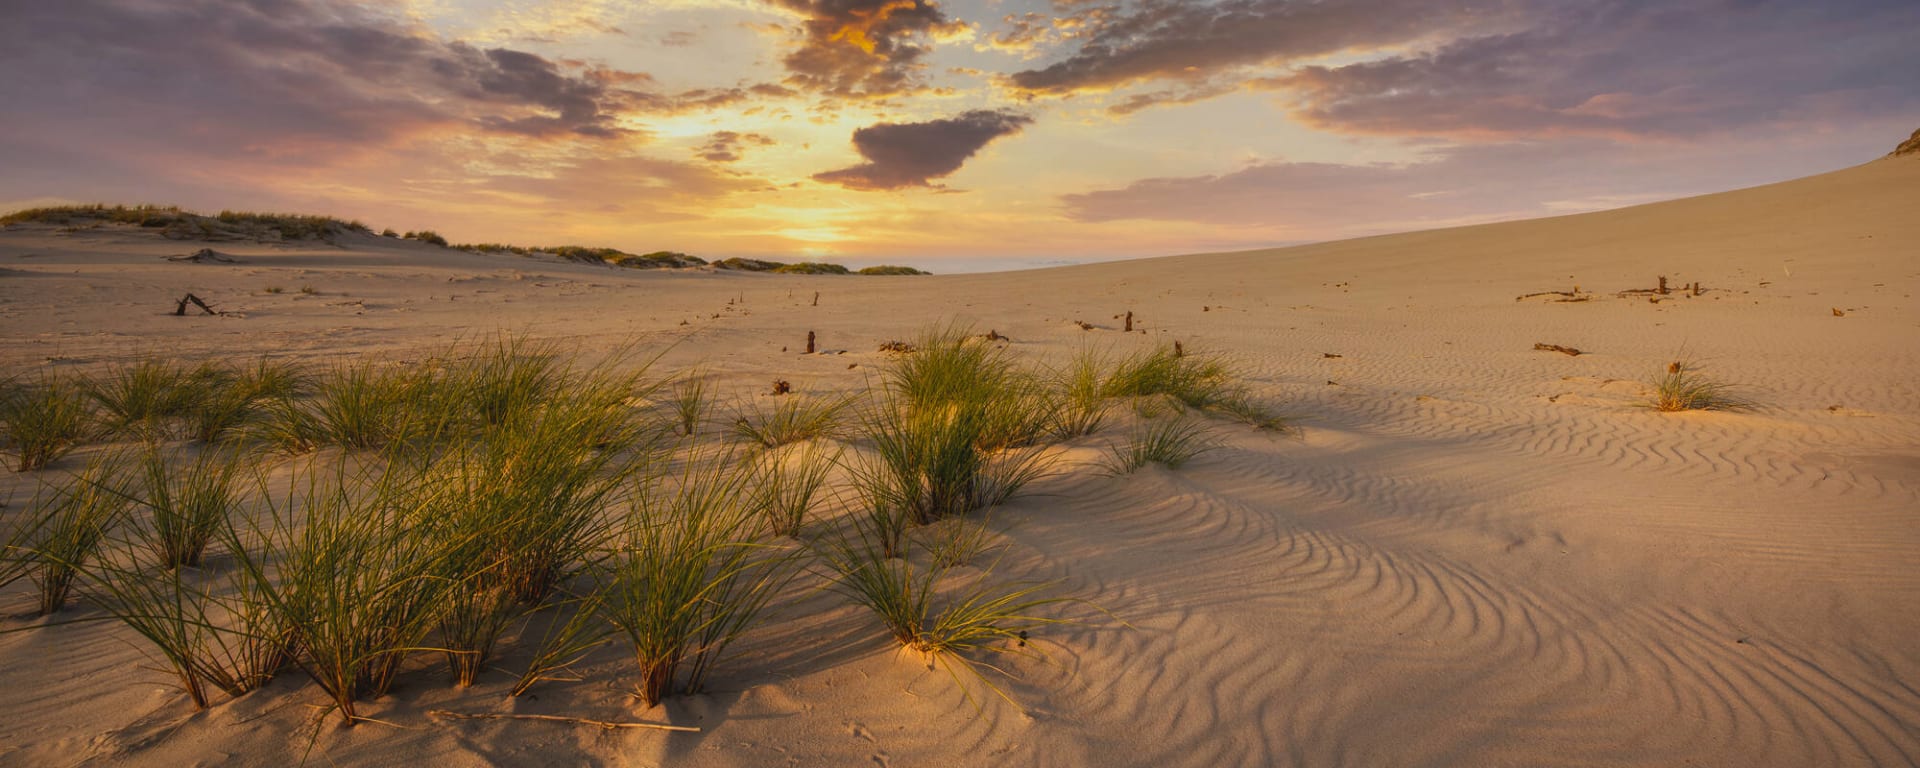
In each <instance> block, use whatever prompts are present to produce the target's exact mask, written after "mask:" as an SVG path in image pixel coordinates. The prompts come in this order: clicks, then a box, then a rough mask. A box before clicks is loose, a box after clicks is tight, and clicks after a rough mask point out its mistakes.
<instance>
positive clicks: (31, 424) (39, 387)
mask: <svg viewBox="0 0 1920 768" xmlns="http://www.w3.org/2000/svg"><path fill="white" fill-rule="evenodd" d="M94 425H95V419H94V410H93V401H92V399H91V398H90V397H89V396H88V395H87V394H86V388H85V385H84V384H83V383H82V382H81V381H80V380H79V379H76V378H71V377H66V376H60V375H57V374H42V375H41V376H40V377H39V378H38V379H37V380H35V381H33V382H31V383H28V384H14V385H12V386H9V387H7V388H6V390H5V391H0V430H4V431H0V442H3V443H4V446H5V449H6V450H7V451H8V452H9V453H12V454H13V456H14V458H15V462H14V468H15V469H17V470H19V471H21V472H31V471H34V470H38V469H42V468H45V467H46V466H47V465H48V464H51V463H53V462H55V461H58V460H59V459H60V458H62V457H64V456H66V455H67V454H68V453H70V452H72V451H73V449H74V448H76V447H78V446H79V445H81V444H82V443H84V442H86V440H87V438H88V437H90V436H91V435H92V434H93V432H94Z"/></svg>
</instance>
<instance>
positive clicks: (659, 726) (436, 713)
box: [427, 709, 700, 733]
mask: <svg viewBox="0 0 1920 768" xmlns="http://www.w3.org/2000/svg"><path fill="white" fill-rule="evenodd" d="M427 714H428V715H431V716H433V717H446V718H452V719H454V720H540V721H544V722H549V723H572V724H574V725H592V726H597V727H600V728H604V729H606V730H609V731H612V730H618V729H621V728H645V729H648V730H655V731H675V732H678V733H699V732H700V729H699V728H695V727H693V726H690V725H667V724H664V723H623V722H613V721H608V720H589V719H587V718H584V717H561V716H559V715H506V714H498V713H490V712H480V713H471V714H470V713H466V712H449V711H447V710H444V709H430V710H427Z"/></svg>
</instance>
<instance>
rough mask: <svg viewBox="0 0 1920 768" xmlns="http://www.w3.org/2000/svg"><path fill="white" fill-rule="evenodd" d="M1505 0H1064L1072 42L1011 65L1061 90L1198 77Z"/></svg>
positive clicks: (1441, 22)
mask: <svg viewBox="0 0 1920 768" xmlns="http://www.w3.org/2000/svg"><path fill="white" fill-rule="evenodd" d="M1511 4H1512V2H1511V0H1470V1H1464V2H1444V3H1442V2H1431V0H1349V1H1348V2H1302V1H1301V0H1222V1H1221V2H1211V3H1203V2H1191V1H1190V0H1142V1H1141V2H1136V3H1132V4H1129V5H1125V6H1122V5H1119V4H1103V5H1082V4H1074V6H1075V7H1076V8H1077V9H1078V10H1077V13H1074V14H1072V15H1070V16H1069V17H1068V18H1069V19H1071V21H1070V22H1068V23H1067V24H1066V25H1065V26H1069V27H1078V29H1076V30H1075V33H1074V37H1075V38H1077V39H1078V40H1079V41H1080V47H1079V49H1078V50H1077V51H1075V52H1074V53H1073V54H1071V55H1069V56H1067V57H1066V58H1065V59H1063V60H1060V61H1058V62H1055V63H1053V64H1049V65H1047V66H1045V67H1040V68H1037V69H1029V70H1025V71H1021V72H1016V73H1014V74H1013V75H1011V76H1009V77H1008V82H1009V83H1010V84H1011V85H1013V86H1014V87H1016V88H1020V89H1022V90H1026V91H1030V92H1035V93H1044V94H1066V93H1072V92H1075V91H1082V90H1105V89H1111V88H1114V87H1118V86H1123V85H1127V84H1130V83H1136V82H1142V81H1151V80H1181V81H1202V80H1205V79H1207V78H1210V77H1213V76H1216V75H1219V74H1220V73H1222V72H1224V71H1227V70H1231V69H1234V68H1239V67H1247V66H1252V65H1262V64H1273V63H1285V62H1289V61H1295V60H1299V59H1304V58H1308V57H1313V56H1321V55H1325V54H1330V53H1334V52H1337V51H1342V50H1346V49H1350V48H1355V47H1371V46H1379V45H1390V44H1398V43H1404V42H1409V41H1412V40H1415V39H1418V38H1421V37H1423V36H1427V35H1432V34H1435V33H1438V32H1440V31H1442V30H1446V29H1449V28H1458V27H1460V26H1463V25H1469V24H1472V25H1488V24H1496V23H1499V22H1500V17H1501V15H1502V9H1504V8H1506V7H1507V6H1509V5H1511Z"/></svg>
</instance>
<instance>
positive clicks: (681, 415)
mask: <svg viewBox="0 0 1920 768" xmlns="http://www.w3.org/2000/svg"><path fill="white" fill-rule="evenodd" d="M707 387H708V385H707V379H706V377H705V376H703V375H701V373H700V372H699V371H688V372H687V373H686V375H684V376H682V377H681V378H680V381H679V382H678V383H676V384H674V386H673V395H672V399H671V404H672V406H673V417H674V427H675V429H677V430H678V431H679V432H680V434H682V435H685V436H687V437H693V436H694V434H695V433H696V432H697V431H699V429H700V421H701V419H703V418H705V417H706V413H707V405H708V399H709V394H710V393H709V392H708V391H707Z"/></svg>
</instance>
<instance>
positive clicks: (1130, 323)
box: [1124, 309, 1133, 333]
mask: <svg viewBox="0 0 1920 768" xmlns="http://www.w3.org/2000/svg"><path fill="white" fill-rule="evenodd" d="M1124 330H1125V332H1127V333H1133V310H1131V309H1129V310H1127V327H1126V328H1125V329H1124Z"/></svg>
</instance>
